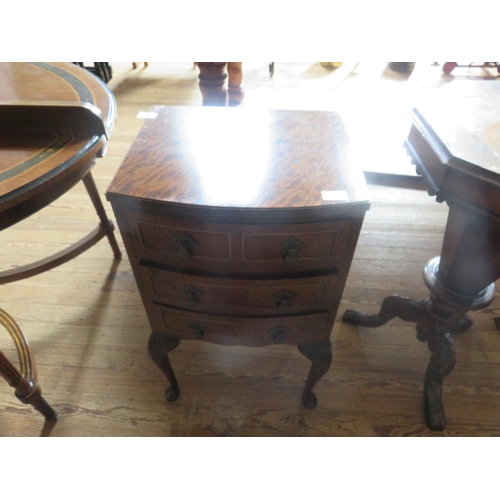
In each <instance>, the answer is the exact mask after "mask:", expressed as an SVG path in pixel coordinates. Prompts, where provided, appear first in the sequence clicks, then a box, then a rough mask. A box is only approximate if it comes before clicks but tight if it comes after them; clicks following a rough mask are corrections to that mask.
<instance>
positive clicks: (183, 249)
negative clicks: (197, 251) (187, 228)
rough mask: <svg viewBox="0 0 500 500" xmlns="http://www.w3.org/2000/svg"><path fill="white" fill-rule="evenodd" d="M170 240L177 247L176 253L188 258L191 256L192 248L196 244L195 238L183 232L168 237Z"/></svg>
mask: <svg viewBox="0 0 500 500" xmlns="http://www.w3.org/2000/svg"><path fill="white" fill-rule="evenodd" d="M170 241H171V242H172V243H175V244H176V245H177V246H178V247H179V249H178V251H177V255H179V256H180V257H183V258H184V259H190V258H191V257H192V256H193V249H194V247H195V245H197V244H198V242H197V241H196V240H194V239H193V238H191V236H188V235H187V234H185V233H179V234H176V235H175V236H173V237H172V238H170Z"/></svg>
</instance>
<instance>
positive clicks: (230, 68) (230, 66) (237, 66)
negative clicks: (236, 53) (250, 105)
mask: <svg viewBox="0 0 500 500" xmlns="http://www.w3.org/2000/svg"><path fill="white" fill-rule="evenodd" d="M227 72H228V75H229V78H228V89H227V91H228V98H229V106H237V105H238V104H240V102H241V101H243V98H244V97H245V92H244V91H243V85H242V83H243V72H242V70H241V63H240V62H228V63H227Z"/></svg>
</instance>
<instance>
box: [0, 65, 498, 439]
mask: <svg viewBox="0 0 500 500" xmlns="http://www.w3.org/2000/svg"><path fill="white" fill-rule="evenodd" d="M112 67H113V70H114V76H113V79H112V80H111V82H110V84H109V85H110V88H111V89H112V90H113V92H114V93H115V96H116V99H117V102H118V120H117V122H116V125H115V127H114V129H113V131H112V136H111V140H110V144H109V149H108V152H107V154H106V157H105V158H103V159H102V160H100V161H99V163H98V164H97V165H96V166H95V168H94V170H93V172H94V176H95V179H96V183H97V186H98V189H99V190H100V193H101V194H102V195H103V198H104V193H105V191H106V189H107V187H108V186H109V184H110V182H111V179H112V178H113V176H114V174H115V172H116V171H117V169H118V167H119V165H120V163H121V162H122V160H123V158H124V156H125V154H126V152H127V150H128V148H129V147H130V145H131V144H132V142H133V140H134V138H135V136H136V134H137V133H138V131H139V129H140V127H141V125H142V123H143V120H142V119H139V118H137V117H136V116H137V114H138V112H140V111H148V110H149V108H150V107H151V106H152V105H157V104H163V105H195V106H198V105H200V104H201V95H200V93H199V89H198V83H197V70H196V69H195V68H194V67H193V64H192V63H190V62H187V63H154V62H153V63H150V64H149V67H148V68H144V67H142V66H140V67H139V68H138V69H136V70H132V65H131V63H112ZM244 70H245V85H246V100H245V103H244V106H248V107H251V106H264V107H270V108H282V109H340V110H342V111H343V112H344V111H345V113H346V121H348V122H349V123H350V126H351V127H353V141H352V145H353V148H352V150H353V155H354V156H353V158H354V159H355V161H357V162H359V164H360V165H361V166H362V167H363V168H365V169H366V170H384V169H389V170H388V171H392V170H391V169H393V168H396V169H397V168H400V169H401V172H400V173H405V174H406V173H408V174H409V175H411V174H412V172H413V170H412V167H411V165H410V164H409V160H408V158H407V157H406V156H405V154H404V152H403V151H402V149H401V143H402V141H403V139H404V138H405V133H406V128H407V127H408V124H407V122H406V121H405V110H406V109H407V108H408V107H410V106H411V105H412V104H414V103H415V102H416V101H417V100H418V98H419V96H420V95H421V93H422V92H428V91H432V90H433V89H435V88H437V87H439V86H441V85H442V84H444V83H445V82H447V81H449V80H451V79H453V78H455V79H465V78H494V76H493V75H492V74H491V73H486V72H484V71H483V70H481V69H475V70H472V69H456V70H455V71H454V75H453V76H444V75H443V74H442V72H441V69H440V66H439V65H432V63H417V66H416V69H415V71H414V73H413V74H411V75H410V76H408V75H401V74H397V73H393V72H391V71H390V70H388V69H387V68H386V63H375V62H372V63H367V64H363V63H359V64H358V63H344V64H343V65H342V66H341V67H340V68H338V69H336V70H328V69H326V68H324V67H322V66H321V65H319V64H318V63H286V64H285V63H276V69H275V75H274V77H273V78H272V79H270V78H269V74H268V63H245V64H244ZM396 125H398V126H396ZM418 182H419V181H418V180H416V182H415V179H413V180H412V179H408V182H406V183H405V186H406V187H394V186H387V185H384V182H379V183H377V184H376V183H373V184H371V185H370V192H371V200H372V207H371V210H370V211H369V212H368V214H367V217H366V219H365V224H364V226H363V230H362V233H361V237H360V241H359V244H358V247H357V250H356V254H355V258H354V262H353V265H352V268H351V272H350V275H349V278H348V281H347V286H346V289H345V292H344V296H343V301H342V304H341V308H340V311H339V316H338V317H339V318H340V317H341V315H342V313H343V312H344V311H345V309H347V308H351V307H355V308H360V309H362V310H364V311H367V312H375V311H378V307H379V305H380V303H381V301H382V299H383V298H384V297H385V296H387V295H389V294H391V293H398V294H401V295H406V296H411V297H413V298H415V299H423V298H425V297H426V296H427V290H426V288H425V285H424V284H423V280H422V270H423V267H424V265H425V264H426V263H427V262H428V261H429V260H430V259H431V258H432V257H434V256H436V255H438V254H439V252H440V246H441V242H442V235H443V229H444V226H445V222H446V215H447V208H446V206H443V205H440V204H438V203H436V202H435V201H434V199H433V198H430V197H429V196H428V195H427V193H426V191H425V190H422V189H411V188H409V187H408V186H413V187H417V188H418V187H420V186H419V184H418ZM105 206H106V208H107V210H108V213H109V215H110V216H111V217H112V211H111V208H110V205H109V203H107V202H106V203H105ZM112 218H113V217H112ZM95 225H96V216H95V213H94V210H93V208H92V205H91V203H90V200H89V199H88V197H87V195H86V192H85V190H84V188H83V185H79V186H76V187H75V188H74V189H73V190H72V191H70V192H69V193H67V194H66V195H64V196H63V197H61V198H60V199H59V200H58V201H57V202H55V203H54V204H53V205H52V206H50V207H47V208H46V209H44V210H42V211H41V212H39V213H38V214H36V215H35V216H33V217H31V218H30V219H28V220H26V221H23V222H22V223H20V224H18V225H17V226H15V227H13V228H10V229H8V230H6V231H4V232H2V233H1V234H0V245H1V248H2V252H1V257H0V268H1V269H9V268H11V267H15V266H19V265H22V264H26V263H28V262H30V261H33V260H35V259H38V258H41V257H44V256H47V255H49V254H51V253H53V252H55V251H57V250H60V249H62V248H64V247H65V246H67V245H69V244H71V243H72V242H75V241H76V240H77V239H79V238H80V237H82V236H83V235H84V234H85V233H86V232H88V231H89V230H91V229H92V228H93V227H94V226H95ZM119 243H120V245H121V247H122V248H123V245H122V242H121V238H119ZM0 307H2V308H3V309H5V310H6V311H7V312H9V313H10V314H11V315H12V316H13V317H14V318H15V319H16V320H17V321H18V323H19V325H20V326H21V328H22V330H23V332H24V333H25V335H26V336H27V337H28V339H29V341H30V344H31V347H32V349H33V351H34V353H35V356H36V360H37V365H38V373H39V382H40V385H41V387H42V390H43V394H44V395H45V397H46V399H47V400H48V401H49V402H50V403H51V404H52V405H53V406H54V408H55V409H56V411H57V412H58V414H59V420H58V422H57V424H56V425H55V426H53V427H52V428H50V427H47V426H44V422H43V418H42V417H41V416H40V415H39V414H37V413H36V412H35V411H34V410H33V409H32V408H31V407H29V406H24V405H23V404H21V403H20V402H19V401H18V400H17V399H16V398H15V397H14V394H13V392H12V389H11V388H10V387H8V386H7V384H5V383H3V384H0V436H39V435H51V436H389V435H391V436H392V435H397V436H403V435H417V436H427V435H439V434H441V435H446V436H500V331H499V330H497V328H496V326H495V323H494V321H493V318H494V317H495V316H500V299H498V298H497V299H496V300H495V302H494V303H493V304H492V305H491V306H490V307H488V308H487V309H486V310H484V311H481V312H477V313H473V314H472V317H473V319H474V322H475V323H474V326H473V327H472V329H471V330H470V331H469V332H467V333H464V334H460V335H457V336H456V339H455V340H456V349H457V365H456V368H455V370H454V371H453V372H452V374H451V375H450V376H448V378H447V379H446V381H445V385H444V402H445V406H446V410H447V418H448V427H447V429H446V430H445V431H444V432H443V433H435V432H430V431H429V430H427V428H426V426H425V423H424V418H423V410H422V406H423V403H422V385H423V376H424V372H425V369H426V366H427V362H428V359H429V352H428V349H427V346H426V345H425V344H422V343H420V342H419V341H418V340H417V339H416V336H415V330H414V327H413V326H412V325H410V324H407V323H404V322H403V321H401V320H393V321H392V322H391V323H389V324H388V325H386V326H383V327H380V328H378V329H366V328H356V327H352V326H349V325H346V324H342V323H341V322H340V321H339V320H337V322H336V324H335V327H334V329H333V333H332V342H333V346H334V356H333V362H332V366H331V369H330V371H329V372H328V373H327V374H326V376H325V377H324V378H323V379H322V380H321V381H320V382H319V383H318V385H317V388H316V391H315V392H316V394H317V396H318V399H319V404H318V407H317V408H316V409H315V410H308V409H305V408H304V407H302V404H301V392H302V388H303V384H304V382H305V377H306V375H307V372H308V369H309V362H308V361H307V360H306V359H305V358H304V357H303V356H302V355H301V354H300V353H299V352H298V350H297V349H296V348H292V347H290V346H271V347H267V348H260V349H252V348H245V347H222V346H217V345H211V344H207V343H204V342H187V341H186V342H183V343H181V344H180V346H179V348H178V349H176V350H175V351H174V352H173V353H172V354H171V360H172V364H173V366H174V369H175V370H176V373H177V376H178V380H179V383H180V387H181V396H180V398H179V400H178V401H177V402H175V403H167V402H166V401H165V399H164V397H163V393H164V390H165V388H166V385H167V383H166V380H165V378H164V376H163V375H162V374H161V373H160V372H159V370H158V369H157V368H156V366H155V365H154V364H153V362H152V361H151V360H150V358H149V356H148V353H147V340H148V337H149V334H150V329H149V326H148V322H147V318H146V314H145V312H144V309H143V306H142V304H141V300H140V297H139V294H138V291H137V287H136V284H135V281H134V277H133V275H132V272H131V268H130V265H129V262H128V259H127V257H126V256H124V258H123V259H122V260H121V261H118V262H117V261H114V260H113V257H112V253H111V250H110V247H109V246H108V244H107V242H106V241H105V240H103V241H101V242H100V243H99V244H98V245H96V246H95V247H93V248H91V249H90V250H89V251H87V252H86V253H85V254H83V255H81V256H80V257H78V258H76V259H74V260H73V261H71V262H69V263H67V264H65V265H63V266H61V267H59V268H57V269H55V270H52V271H50V272H47V273H45V274H43V275H40V276H36V277H32V278H29V279H27V280H24V281H20V282H17V283H14V284H10V285H5V286H2V287H1V289H0ZM1 335H2V336H1V339H0V348H1V349H2V350H3V351H4V352H5V353H6V354H7V355H8V356H10V357H15V351H14V347H13V344H12V343H11V342H10V340H9V339H8V336H7V334H6V333H5V332H3V331H2V332H1Z"/></svg>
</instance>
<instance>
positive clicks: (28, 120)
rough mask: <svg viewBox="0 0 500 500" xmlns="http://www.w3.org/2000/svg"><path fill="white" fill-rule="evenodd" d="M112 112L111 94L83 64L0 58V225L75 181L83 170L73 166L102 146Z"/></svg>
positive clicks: (49, 200)
mask: <svg viewBox="0 0 500 500" xmlns="http://www.w3.org/2000/svg"><path fill="white" fill-rule="evenodd" d="M115 116H116V104H115V99H114V97H113V95H112V93H111V92H110V91H109V89H108V88H107V86H106V85H105V84H104V83H103V82H102V81H100V80H99V79H98V78H96V77H95V76H93V75H92V74H90V73H89V72H88V71H86V70H84V69H82V68H79V67H77V66H75V65H73V64H70V63H39V62H35V63H1V64H0V228H3V227H6V226H8V225H10V224H12V223H14V222H16V221H17V220H20V219H21V218H24V217H26V216H28V215H30V212H31V213H32V212H33V211H36V210H38V209H40V208H41V207H42V206H44V205H47V204H48V203H50V202H51V201H52V200H53V199H55V198H56V197H58V196H60V195H61V194H63V192H65V191H66V190H67V189H68V188H69V187H71V185H74V184H75V183H76V182H77V181H78V180H79V179H80V178H81V176H82V175H84V173H85V169H84V168H83V167H82V166H81V165H79V166H78V168H79V169H80V170H79V172H78V173H77V172H76V171H74V170H73V171H72V169H74V168H76V167H75V165H77V164H78V163H79V162H80V163H81V162H82V161H83V160H85V161H87V159H86V156H89V155H90V156H93V158H95V156H97V155H99V154H100V152H102V150H103V148H104V147H105V144H106V142H107V134H108V132H109V129H110V128H111V127H112V126H113V123H114V120H115ZM87 163H88V161H87ZM85 168H86V169H87V170H88V168H90V165H87V166H86V167H85ZM65 176H66V177H67V178H66V179H63V177H65ZM70 177H72V178H71V179H70ZM59 181H61V182H59ZM30 200H31V201H30ZM21 204H23V205H22V207H21ZM7 212H8V214H7ZM15 212H16V213H15Z"/></svg>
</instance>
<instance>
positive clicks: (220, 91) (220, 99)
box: [198, 62, 228, 106]
mask: <svg viewBox="0 0 500 500" xmlns="http://www.w3.org/2000/svg"><path fill="white" fill-rule="evenodd" d="M226 67H227V63H225V62H199V63H198V68H199V70H200V74H199V79H200V91H201V95H202V96H203V106H227V103H228V95H227V88H226V80H227V73H226Z"/></svg>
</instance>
